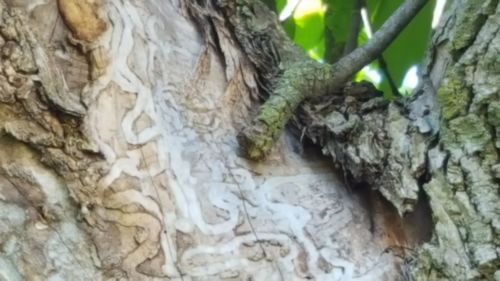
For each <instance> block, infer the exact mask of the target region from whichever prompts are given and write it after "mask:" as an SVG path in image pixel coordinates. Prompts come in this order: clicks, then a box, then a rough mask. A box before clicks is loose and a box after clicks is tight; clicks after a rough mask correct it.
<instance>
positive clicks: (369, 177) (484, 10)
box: [216, 1, 500, 280]
mask: <svg viewBox="0 0 500 281" xmlns="http://www.w3.org/2000/svg"><path fill="white" fill-rule="evenodd" d="M217 3H219V4H220V3H222V5H220V6H218V7H216V10H223V11H224V14H223V16H225V17H226V18H227V19H228V23H230V24H232V25H233V28H234V30H235V34H236V38H238V39H239V42H240V44H241V45H242V46H243V48H244V49H245V51H246V53H247V55H248V56H250V58H251V60H252V57H253V56H254V55H255V54H257V56H260V57H266V55H267V56H269V54H271V56H272V54H273V53H274V52H273V51H274V50H276V49H278V50H279V46H288V45H289V42H287V41H286V40H287V39H286V38H285V39H283V38H282V36H281V34H279V33H276V31H274V29H275V28H279V27H277V24H276V23H275V21H273V20H272V16H269V15H262V13H261V12H260V10H259V9H261V8H255V6H257V7H261V6H259V5H260V4H258V3H257V2H256V1H238V2H235V3H234V4H232V5H226V3H225V2H217ZM450 6H451V7H450V10H449V11H448V14H447V15H446V16H445V17H443V20H442V24H441V26H440V27H439V28H438V29H437V30H436V33H435V35H434V38H433V41H432V44H431V48H430V50H429V54H428V59H427V62H426V64H425V65H424V67H423V70H422V73H421V78H422V79H421V84H420V86H419V88H418V89H417V90H416V91H415V93H414V94H413V96H412V98H411V99H410V100H406V101H399V102H394V103H391V104H388V103H387V102H385V101H384V100H383V99H382V98H380V97H377V94H376V91H374V90H373V89H370V87H369V85H368V86H366V87H364V88H363V85H353V86H348V87H346V88H344V90H343V93H342V94H341V95H339V94H338V93H335V92H331V91H332V87H329V84H328V83H326V84H321V83H315V81H316V79H319V80H321V79H322V78H323V77H324V76H325V75H324V73H325V70H324V68H322V67H317V68H316V69H315V68H311V67H310V68H307V67H305V69H306V68H307V69H308V71H306V72H307V74H306V73H304V72H300V71H298V72H297V73H298V74H299V75H291V76H290V75H289V73H290V69H289V68H287V65H286V64H285V66H284V69H282V70H281V73H282V74H280V73H278V76H280V75H281V76H280V79H282V80H284V82H283V81H281V80H279V79H278V82H277V83H276V85H275V87H276V88H278V89H283V88H285V89H288V88H291V89H292V91H288V92H291V94H292V97H297V96H300V95H309V93H303V91H309V90H312V91H313V92H319V93H324V92H330V95H325V96H324V97H321V98H318V99H312V100H310V101H309V102H306V103H304V104H303V105H302V106H301V108H300V109H299V111H298V112H297V114H296V115H295V117H294V119H295V123H296V125H297V127H298V129H299V133H298V135H299V136H300V137H301V138H302V137H304V136H307V137H309V138H310V139H312V140H313V141H314V142H316V143H318V144H320V145H321V146H322V147H323V151H324V153H326V154H328V155H330V156H331V157H332V158H333V161H334V162H335V163H336V164H339V165H341V167H342V169H343V171H344V174H345V178H346V179H347V180H348V181H352V182H354V183H367V184H369V185H370V186H371V187H372V188H375V189H377V190H379V191H380V192H381V193H382V194H383V195H384V197H385V198H387V199H388V200H389V201H390V202H391V203H392V204H394V206H395V207H396V208H397V210H398V212H399V213H400V214H401V215H404V214H405V213H408V212H411V211H412V210H413V209H414V207H415V204H416V203H417V202H418V194H419V190H421V189H422V188H423V189H424V190H425V191H426V194H427V196H428V198H429V201H430V207H431V209H432V215H433V220H434V226H435V227H434V235H433V238H432V241H431V242H430V243H428V244H426V245H424V246H423V247H422V249H420V250H419V252H418V257H417V259H416V261H417V262H416V263H415V261H412V262H411V264H410V266H409V268H410V269H412V270H413V271H412V273H411V274H412V276H413V277H415V278H417V279H418V280H441V279H442V280H483V279H487V280H492V279H493V278H499V274H500V273H499V272H498V271H496V270H497V268H498V263H499V257H498V237H499V235H498V234H499V231H498V219H499V211H500V208H499V204H500V200H499V197H498V196H499V195H498V169H499V168H498V164H497V163H498V158H497V157H498V141H497V140H496V134H497V133H496V130H497V127H498V125H497V122H498V120H497V119H496V118H497V117H498V113H497V109H498V105H497V104H496V103H497V100H498V87H497V86H496V84H498V81H499V80H498V48H497V44H498V43H497V40H498V37H499V36H498V34H497V32H498V29H499V23H498V18H499V15H498V9H499V8H498V1H485V2H477V1H454V2H453V3H451V4H450ZM238 8H240V9H238ZM241 11H245V12H244V13H243V14H242V13H240V12H241ZM235 18H236V19H235ZM263 22H264V23H266V24H262V23H263ZM254 23H259V25H257V26H258V27H259V28H258V29H255V28H254V27H255V25H254ZM241 29H244V32H241ZM275 34H277V35H275ZM254 42H258V44H257V45H256V44H255V43H254ZM262 42H264V43H262ZM260 46H271V48H268V49H265V48H264V49H263V48H260ZM276 46H278V47H276ZM259 48H260V49H259ZM256 49H257V50H256ZM261 53H264V55H262V54H261ZM279 59H280V58H279V57H278V60H276V59H275V60H270V61H269V63H268V64H259V62H258V63H257V64H256V67H257V68H258V69H259V70H261V69H262V70H263V71H264V72H265V70H266V69H269V68H272V67H273V66H272V63H273V62H276V61H278V62H280V60H279ZM285 62H286V60H285ZM269 64H271V66H269ZM302 64H303V65H306V66H307V64H308V63H302ZM310 64H313V63H312V62H310ZM274 67H278V65H276V64H275V66H274ZM290 67H291V70H292V73H294V70H296V69H299V68H300V65H299V66H298V67H296V66H295V65H291V66H290ZM314 71H315V73H313V72H314ZM297 73H296V74H297ZM301 75H302V76H305V77H304V78H303V79H304V80H306V81H311V83H302V84H301V82H300V81H299V82H297V80H296V79H298V77H299V76H301ZM328 75H330V73H328ZM328 75H326V76H328ZM264 79H265V77H264ZM274 79H275V80H276V78H274ZM271 81H272V80H271ZM287 83H288V84H290V85H291V86H290V87H283V85H287ZM304 84H307V85H309V86H308V87H305V88H303V87H298V86H297V85H299V86H300V85H304ZM316 86H318V87H319V89H317V88H316ZM295 91H297V92H299V93H294V92H295ZM300 92H302V93H300ZM370 93H371V94H370ZM285 95H286V93H281V92H278V95H277V96H278V98H279V99H281V100H283V101H281V102H280V103H283V104H284V106H283V107H286V106H288V105H287V104H286V102H284V101H285V100H286V99H287V98H288V97H283V96H285ZM275 99H276V98H274V97H273V96H271V101H274V100H275ZM438 100H439V102H438ZM280 103H278V105H279V104H280ZM293 104H295V103H293ZM278 107H279V108H282V107H280V106H278ZM294 109H295V106H294V107H293V108H292V107H290V108H288V110H284V111H280V110H277V112H285V113H286V115H291V114H292V113H293V110H294ZM267 111H268V110H267V109H266V110H265V111H263V110H261V111H260V113H259V114H262V112H267ZM273 114H275V113H273ZM264 117H266V118H267V115H266V116H264ZM257 119H258V120H261V121H262V119H263V118H262V116H261V115H258V117H257ZM273 124H274V123H272V124H264V125H263V126H256V124H252V126H254V127H256V128H257V129H258V130H257V131H262V130H267V129H268V127H269V126H271V127H273ZM257 125H258V124H257ZM259 128H260V129H259ZM271 131H274V129H273V130H271ZM274 137H276V133H275V132H274V133H273V135H272V137H271V138H270V139H272V138H274ZM257 140H259V139H258V138H257ZM261 142H262V144H261V143H258V144H257V145H256V147H257V148H258V147H260V146H263V147H265V148H266V147H267V146H269V144H270V143H271V141H270V140H267V139H264V140H262V141H261ZM246 144H247V142H246V141H244V142H243V145H246ZM266 149H267V148H266ZM257 150H258V149H257ZM249 151H250V153H249V156H250V157H255V156H256V158H259V157H261V156H262V151H263V150H258V151H257V152H255V153H254V151H255V149H253V148H252V147H251V149H250V150H249ZM410 260H412V259H410Z"/></svg>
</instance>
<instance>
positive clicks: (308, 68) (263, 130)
mask: <svg viewBox="0 0 500 281" xmlns="http://www.w3.org/2000/svg"><path fill="white" fill-rule="evenodd" d="M251 2H252V1H238V3H239V5H243V4H242V3H244V4H245V5H248V6H249V3H251ZM427 2H428V1H427V0H407V1H405V2H404V3H403V4H402V5H401V6H400V7H399V8H398V9H397V10H396V11H395V12H394V14H393V15H392V16H391V17H390V18H389V19H388V20H387V21H386V22H385V23H384V25H382V27H381V28H380V29H379V31H377V32H376V33H375V34H374V36H373V38H372V39H370V41H368V43H366V44H365V45H363V46H361V47H359V48H357V49H355V50H354V51H352V52H351V53H350V54H349V55H347V56H345V57H343V58H341V59H340V60H339V61H338V62H336V63H335V64H333V65H332V66H330V65H326V64H321V63H318V62H313V61H311V60H310V59H305V58H303V57H302V59H299V60H297V59H291V60H290V61H291V62H290V61H287V60H286V59H283V60H282V68H283V71H282V75H281V76H280V77H279V78H278V80H277V83H276V84H275V87H274V91H273V93H272V94H271V96H270V97H269V99H268V100H267V101H266V102H265V103H264V104H263V105H262V106H261V108H260V109H259V113H258V114H257V117H256V118H255V119H254V120H253V121H252V123H251V124H250V126H248V127H246V128H244V129H243V130H242V132H241V133H240V134H239V135H238V140H239V142H240V145H241V147H242V150H243V152H244V153H245V154H246V156H247V157H248V158H250V159H253V160H260V159H263V158H264V157H265V156H266V155H267V154H268V153H269V151H270V149H271V148H272V147H273V144H274V143H275V142H276V140H277V139H278V138H279V136H280V134H281V131H282V129H283V128H284V127H285V125H286V123H287V122H288V120H289V118H290V117H291V115H292V113H293V112H294V111H295V109H296V108H297V107H298V106H299V105H300V103H301V102H302V101H303V100H305V99H306V98H310V97H317V96H321V95H325V94H327V93H331V92H332V91H334V90H336V89H340V88H341V87H342V86H343V85H344V83H345V82H346V81H347V80H348V79H349V77H352V75H354V74H355V73H356V72H357V71H359V70H360V69H361V68H363V67H364V66H365V65H366V64H368V63H369V62H371V61H372V60H374V59H375V58H377V57H378V56H379V55H380V54H381V53H382V52H383V51H384V50H385V49H386V48H387V47H388V46H389V44H390V43H391V42H392V41H393V40H394V39H395V38H396V37H397V35H398V34H399V33H400V32H401V31H402V30H403V29H404V28H405V27H406V25H408V23H409V22H410V21H411V20H412V19H413V18H414V17H415V15H416V14H417V13H418V12H419V11H420V10H421V9H422V8H423V6H424V5H425V4H426V3H427ZM240 8H241V7H240ZM286 57H287V56H285V58H286ZM288 57H289V56H288Z"/></svg>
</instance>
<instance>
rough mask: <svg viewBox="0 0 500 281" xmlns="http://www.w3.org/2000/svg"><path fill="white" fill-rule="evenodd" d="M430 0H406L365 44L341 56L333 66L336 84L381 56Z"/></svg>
mask: <svg viewBox="0 0 500 281" xmlns="http://www.w3.org/2000/svg"><path fill="white" fill-rule="evenodd" d="M427 2H428V0H406V1H405V2H404V3H403V4H402V5H401V6H399V8H398V9H397V10H396V11H395V12H394V13H393V14H392V15H391V16H390V17H389V19H387V21H386V22H385V23H384V24H383V25H382V27H381V28H380V29H379V30H378V31H377V32H376V33H375V34H374V35H373V37H372V38H371V39H370V40H369V41H368V42H367V43H366V44H365V45H363V46H361V47H359V48H357V49H355V50H354V51H352V52H351V53H350V54H349V55H347V56H345V57H343V58H341V59H340V60H339V61H338V62H336V63H335V64H334V65H333V66H332V67H333V69H334V70H335V71H334V72H335V74H336V76H335V77H334V81H335V82H334V84H335V85H337V86H341V85H342V84H343V83H344V82H345V81H347V79H349V77H351V76H352V75H354V73H356V72H358V71H359V70H360V69H361V68H363V67H364V66H365V65H367V64H368V63H370V62H371V61H373V60H374V59H375V58H377V57H378V56H380V54H382V52H383V51H384V50H385V49H386V48H387V47H388V46H389V44H390V43H391V42H392V41H393V40H394V39H395V38H396V36H398V34H399V33H400V32H401V31H402V30H403V29H404V28H405V27H406V26H407V25H408V24H409V23H410V21H411V20H412V19H413V18H414V17H415V16H416V15H417V13H418V12H419V11H420V9H422V8H423V7H424V5H425V4H426V3H427Z"/></svg>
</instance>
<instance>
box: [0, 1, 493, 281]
mask: <svg viewBox="0 0 500 281" xmlns="http://www.w3.org/2000/svg"><path fill="white" fill-rule="evenodd" d="M237 2H238V3H243V2H247V1H246V0H245V1H234V2H233V1H187V0H185V1H174V0H172V1H163V0H162V1H160V0H149V1H106V2H101V1H95V0H85V1H78V0H64V1H62V0H61V1H56V0H45V1H24V0H9V1H6V0H0V15H1V18H0V34H1V37H0V47H1V61H0V69H1V71H0V73H1V75H0V280H2V279H6V280H52V279H62V280H308V279H314V280H353V279H359V280H362V279H363V280H397V279H398V278H399V277H400V276H401V275H402V274H404V273H406V272H409V273H410V274H411V276H413V277H415V278H417V280H471V279H477V280H480V279H481V278H483V279H487V280H491V279H493V278H497V279H498V278H499V277H498V275H499V274H500V273H495V270H496V268H497V267H498V244H499V241H498V237H499V235H498V234H499V226H500V222H499V213H500V211H499V207H498V204H499V200H498V192H497V191H498V177H499V176H498V174H500V172H499V171H498V170H500V168H498V167H497V166H498V164H496V163H498V159H497V152H498V147H499V146H500V145H499V144H498V141H497V135H496V134H497V130H499V129H498V128H500V121H499V120H500V113H499V112H500V105H499V104H497V103H498V100H499V99H498V86H497V84H498V81H500V77H498V76H499V73H498V46H499V44H500V42H499V36H498V29H499V28H500V27H499V26H500V25H499V23H498V18H500V14H499V13H500V12H499V8H498V1H485V2H483V3H479V2H478V1H456V2H454V3H453V4H452V5H451V6H452V7H451V8H450V13H449V14H448V16H445V17H444V20H443V21H442V24H441V26H440V27H439V28H438V29H437V30H436V33H435V36H434V38H433V42H432V47H431V49H430V51H429V56H428V60H427V62H426V64H425V67H424V70H423V73H422V75H423V79H422V81H423V83H422V84H421V87H420V89H419V91H417V93H416V94H415V95H414V98H413V99H412V100H411V101H407V102H404V103H402V104H397V103H393V104H387V103H386V102H384V101H383V100H381V99H380V98H379V97H378V93H377V91H376V90H375V89H373V88H372V87H371V86H370V85H366V84H361V85H358V84H355V85H351V86H350V87H347V88H345V89H343V94H342V95H339V94H338V93H337V94H334V95H330V96H327V97H323V98H320V99H318V100H311V101H309V102H307V103H305V104H303V105H302V106H301V107H300V108H299V111H298V112H296V113H295V115H294V121H293V123H294V126H292V127H290V131H288V132H287V133H286V134H285V135H284V136H282V137H281V138H280V141H279V143H278V145H277V147H276V148H274V149H273V152H272V154H271V155H270V157H269V158H268V159H267V160H266V161H264V162H259V163H256V162H252V161H248V160H245V159H244V158H242V157H240V154H239V153H240V152H239V147H238V143H237V140H236V135H237V134H238V132H239V131H240V130H241V129H242V128H243V127H244V126H246V125H248V124H249V123H250V120H251V119H252V117H253V115H254V114H255V110H256V108H257V107H258V104H259V101H258V99H259V98H262V97H265V96H266V95H267V94H268V93H269V90H270V89H272V88H273V87H274V83H275V82H276V81H277V78H278V77H279V75H280V73H281V72H282V71H283V69H280V67H279V64H280V61H281V60H282V59H283V57H279V56H276V52H277V51H276V50H277V48H290V49H295V47H294V46H293V45H292V44H291V42H290V41H288V39H286V37H285V36H284V33H283V32H282V31H281V30H280V28H279V24H278V23H277V21H276V18H275V16H274V15H273V14H272V13H270V12H269V11H268V10H266V8H265V7H264V6H263V5H258V4H256V5H255V6H253V7H251V9H248V8H249V7H248V6H247V7H246V9H247V10H245V9H242V10H239V11H240V12H241V13H240V14H239V15H240V16H241V15H243V16H245V17H246V18H245V20H257V21H254V22H253V23H254V24H255V25H254V27H257V29H255V30H254V31H255V33H254V34H253V35H252V34H251V35H250V36H249V37H247V38H246V40H250V39H252V38H253V37H252V36H257V38H258V39H263V38H264V37H262V36H263V34H266V33H267V36H270V37H273V36H275V35H276V36H278V37H280V38H281V39H280V40H281V44H280V45H274V44H271V45H270V44H269V43H270V42H271V41H269V40H267V39H266V38H264V39H265V40H254V41H242V40H245V37H242V35H244V34H242V33H240V31H241V30H238V28H241V25H239V24H241V22H239V21H238V19H240V18H238V17H236V14H228V13H227V11H228V9H230V8H231V5H232V3H237ZM250 2H253V1H250ZM255 3H257V2H255ZM233 7H234V6H233ZM242 8H245V7H242ZM75 11H78V12H77V13H75ZM262 19H264V20H263V21H260V20H262ZM259 28H260V29H259ZM259 36H260V37H259ZM250 43H251V44H250ZM248 44H250V46H251V47H250V48H249V47H248V46H249V45H248ZM253 52H255V53H253ZM291 53H292V54H294V53H295V54H297V56H303V55H302V54H300V53H299V52H297V51H296V50H295V51H292V52H291ZM273 54H274V55H273ZM311 75H312V74H311ZM452 97H454V98H452ZM462 98H463V99H462ZM437 100H439V103H437ZM461 102H463V103H461ZM438 104H440V105H438ZM441 111H442V114H440V112H441ZM360 124H363V126H361V125H360ZM297 128H298V129H300V132H301V133H303V134H304V136H307V137H308V138H310V139H311V140H313V141H315V142H316V143H317V144H319V145H320V146H321V147H322V149H323V152H324V153H325V154H328V155H330V156H332V157H333V160H334V164H335V165H340V166H339V167H341V168H340V169H338V170H339V171H341V172H340V175H341V178H340V179H339V178H337V177H336V174H338V173H336V172H335V171H332V169H331V166H332V164H331V159H325V158H324V157H322V156H321V155H319V153H318V151H317V150H316V149H314V148H312V147H302V144H300V143H299V142H298V141H297V139H296V138H295V137H294V133H293V131H294V130H295V129H297ZM332 136H333V137H332ZM302 150H303V151H302ZM301 151H302V152H301ZM345 184H347V186H345ZM351 184H352V185H355V190H354V191H353V192H352V193H351V192H348V189H349V187H351ZM362 186H369V188H368V189H365V190H363V189H360V187H362ZM346 187H347V188H346ZM373 187H376V188H378V189H379V190H380V193H381V194H383V196H384V197H385V198H386V199H382V198H380V197H379V196H378V195H377V193H375V192H372V191H371V189H370V188H373ZM422 188H423V190H425V194H426V196H427V197H426V196H424V195H423V194H422V192H421V191H420V192H419V190H421V189H422ZM419 194H420V198H419V196H418V195H419ZM427 198H429V200H428V201H429V202H430V210H432V216H433V220H434V225H435V227H434V233H433V236H432V240H430V242H429V243H427V244H424V246H422V247H421V248H419V251H418V253H413V252H412V251H410V253H411V256H412V257H413V259H409V258H408V255H409V252H408V251H407V250H404V249H406V248H407V247H415V246H417V245H419V243H421V242H422V240H425V239H426V238H427V237H428V235H429V233H428V232H427V231H426V229H425V228H426V226H427V225H428V224H429V225H430V222H429V221H428V219H429V214H428V213H426V212H428V211H429V209H428V207H429V204H428V203H426V202H427ZM388 202H391V203H390V204H393V205H394V206H395V208H394V207H392V206H391V205H390V204H389V203H388ZM411 210H415V211H414V212H413V213H409V212H411ZM398 213H399V214H404V213H408V214H407V215H406V217H404V218H401V217H399V215H398ZM401 249H403V253H402V254H403V256H401V255H400V254H401V253H400V252H399V250H401ZM401 258H402V259H401ZM401 264H402V265H403V267H401ZM406 265H409V267H408V269H409V270H408V271H407V270H403V271H402V270H401V269H406V267H405V266H406ZM495 274H496V275H495ZM493 276H495V277H493Z"/></svg>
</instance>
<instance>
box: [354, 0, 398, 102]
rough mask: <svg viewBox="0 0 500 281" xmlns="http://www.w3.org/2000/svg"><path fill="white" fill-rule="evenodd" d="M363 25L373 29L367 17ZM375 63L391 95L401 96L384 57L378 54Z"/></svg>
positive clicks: (363, 6)
mask: <svg viewBox="0 0 500 281" xmlns="http://www.w3.org/2000/svg"><path fill="white" fill-rule="evenodd" d="M362 8H366V6H365V5H362V6H361V7H360V9H362ZM365 25H367V26H366V28H367V29H369V30H373V27H372V25H371V22H370V18H369V17H368V18H367V19H366V20H365ZM377 61H378V65H379V67H380V69H381V70H382V73H383V74H384V76H385V78H386V79H387V82H389V86H390V87H391V91H392V94H393V95H394V96H401V93H400V92H399V90H398V87H397V86H396V82H395V81H394V79H393V78H392V76H391V73H390V72H389V66H388V65H387V63H386V61H385V59H384V55H382V54H380V56H379V57H378V58H377Z"/></svg>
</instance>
